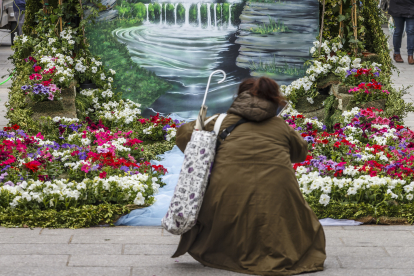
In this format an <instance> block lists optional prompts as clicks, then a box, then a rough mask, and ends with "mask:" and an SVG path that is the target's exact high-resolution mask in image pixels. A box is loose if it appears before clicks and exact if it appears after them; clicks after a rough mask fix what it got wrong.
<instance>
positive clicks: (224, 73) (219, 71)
mask: <svg viewBox="0 0 414 276" xmlns="http://www.w3.org/2000/svg"><path fill="white" fill-rule="evenodd" d="M218 73H222V74H223V78H222V79H221V80H220V81H218V82H217V83H222V82H223V81H224V80H225V79H226V72H224V71H223V70H216V71H214V72H213V73H211V74H210V77H208V82H207V87H206V93H204V100H203V104H202V105H201V106H204V104H205V103H206V99H207V93H208V88H209V87H210V82H211V77H212V76H213V75H215V74H218Z"/></svg>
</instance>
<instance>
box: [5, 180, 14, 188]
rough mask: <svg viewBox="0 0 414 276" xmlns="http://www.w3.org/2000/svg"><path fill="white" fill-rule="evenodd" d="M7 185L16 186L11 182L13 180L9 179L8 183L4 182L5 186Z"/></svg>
mask: <svg viewBox="0 0 414 276" xmlns="http://www.w3.org/2000/svg"><path fill="white" fill-rule="evenodd" d="M6 185H8V186H11V187H14V183H13V182H11V181H7V182H6V183H4V186H6Z"/></svg>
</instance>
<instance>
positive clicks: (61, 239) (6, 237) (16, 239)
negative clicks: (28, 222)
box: [0, 233, 72, 244]
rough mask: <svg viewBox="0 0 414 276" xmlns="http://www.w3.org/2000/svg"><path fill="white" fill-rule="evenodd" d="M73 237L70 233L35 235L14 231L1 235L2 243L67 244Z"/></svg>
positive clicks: (0, 242) (0, 240) (0, 241)
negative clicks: (20, 233)
mask: <svg viewBox="0 0 414 276" xmlns="http://www.w3.org/2000/svg"><path fill="white" fill-rule="evenodd" d="M71 238H72V236H70V235H62V236H58V235H56V236H53V235H46V236H42V235H37V236H35V235H19V234H12V233H7V234H4V233H2V234H1V235H0V244H3V243H10V244H15V243H20V244H29V243H35V244H37V243H65V244H67V243H69V242H70V239H71Z"/></svg>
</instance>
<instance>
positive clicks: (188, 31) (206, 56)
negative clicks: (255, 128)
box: [113, 2, 249, 118]
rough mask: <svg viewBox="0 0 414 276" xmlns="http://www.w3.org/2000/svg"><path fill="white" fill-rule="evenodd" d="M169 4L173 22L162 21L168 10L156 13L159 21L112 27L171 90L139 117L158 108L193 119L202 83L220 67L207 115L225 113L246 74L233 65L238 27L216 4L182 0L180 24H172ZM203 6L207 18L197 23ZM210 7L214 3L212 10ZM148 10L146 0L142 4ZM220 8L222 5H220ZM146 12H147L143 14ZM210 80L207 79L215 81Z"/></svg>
mask: <svg viewBox="0 0 414 276" xmlns="http://www.w3.org/2000/svg"><path fill="white" fill-rule="evenodd" d="M171 4H173V5H174V11H173V15H174V20H173V21H171V20H169V21H167V12H166V8H165V7H166V5H167V4H162V3H160V5H165V6H164V8H165V13H164V11H163V10H161V11H162V12H161V13H160V19H159V21H158V22H152V23H151V22H150V21H149V19H148V17H147V20H146V21H145V23H144V24H143V25H140V26H136V27H131V28H126V29H117V30H115V31H114V32H113V35H114V36H115V37H116V38H117V39H118V40H119V41H121V42H123V43H126V45H127V47H128V49H129V52H130V54H131V58H132V60H133V61H134V62H136V63H137V64H139V65H140V66H141V67H143V68H146V69H148V70H150V71H152V72H154V73H155V74H156V75H157V76H159V77H163V78H165V79H167V80H169V81H171V82H172V83H173V84H174V85H173V89H171V90H170V91H168V92H167V93H166V94H164V95H163V96H161V97H160V98H159V99H157V100H156V101H155V102H154V104H153V105H152V106H151V107H150V108H149V109H148V110H146V111H144V115H147V116H148V115H152V114H154V113H155V112H159V113H161V114H162V115H167V114H169V113H176V114H178V115H179V116H181V117H184V118H195V117H196V116H197V114H198V111H199V109H200V105H201V103H202V99H203V96H204V92H205V86H206V82H207V79H208V76H209V75H210V73H211V72H212V71H214V70H217V69H222V70H224V71H225V72H226V73H227V79H226V81H225V82H223V83H221V84H216V83H212V85H211V86H210V87H211V88H210V92H209V95H208V97H207V106H208V107H209V112H208V114H214V113H218V112H224V111H226V110H227V109H228V107H229V106H230V104H231V103H232V101H233V97H234V94H235V92H236V91H237V86H238V84H239V83H240V81H241V80H242V79H243V78H246V77H249V70H246V69H243V68H239V67H237V66H236V58H237V56H238V52H239V51H238V50H239V47H240V46H239V45H237V44H235V43H234V41H235V40H236V36H235V33H236V31H237V26H233V25H232V24H231V22H232V21H231V5H230V9H229V20H228V22H223V20H222V18H223V15H222V13H220V14H217V12H216V7H217V5H222V4H219V3H201V2H200V3H190V2H184V3H182V5H183V6H184V8H185V20H184V23H183V24H181V25H179V24H177V5H178V3H173V2H171ZM193 4H195V5H196V10H197V20H196V21H195V22H192V23H190V19H189V18H190V16H189V12H190V7H191V5H193ZM202 4H206V5H207V20H204V21H205V23H204V24H203V22H202V14H201V5H202ZM210 7H214V12H213V13H211V10H210ZM146 8H147V11H148V4H147V5H146ZM221 11H222V9H221ZM147 14H148V12H147ZM218 79H219V77H217V79H213V80H212V82H217V80H218Z"/></svg>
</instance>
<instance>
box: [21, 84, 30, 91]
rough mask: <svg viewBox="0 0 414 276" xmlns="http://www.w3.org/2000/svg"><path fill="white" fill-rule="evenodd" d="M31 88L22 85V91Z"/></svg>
mask: <svg viewBox="0 0 414 276" xmlns="http://www.w3.org/2000/svg"><path fill="white" fill-rule="evenodd" d="M30 87H31V86H30V85H23V86H22V90H27V89H29V88H30Z"/></svg>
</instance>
